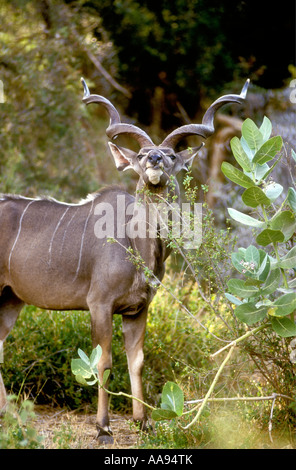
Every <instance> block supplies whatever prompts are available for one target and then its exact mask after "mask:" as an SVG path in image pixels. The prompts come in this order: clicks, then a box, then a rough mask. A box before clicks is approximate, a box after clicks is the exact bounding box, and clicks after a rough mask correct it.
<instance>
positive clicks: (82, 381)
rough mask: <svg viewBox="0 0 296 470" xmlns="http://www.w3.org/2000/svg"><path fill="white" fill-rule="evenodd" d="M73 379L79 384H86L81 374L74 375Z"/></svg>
mask: <svg viewBox="0 0 296 470" xmlns="http://www.w3.org/2000/svg"><path fill="white" fill-rule="evenodd" d="M75 379H76V380H77V382H78V383H80V384H81V385H88V383H87V381H86V380H85V378H84V377H82V375H79V374H78V375H75Z"/></svg>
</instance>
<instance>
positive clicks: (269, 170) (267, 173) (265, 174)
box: [262, 155, 282, 180]
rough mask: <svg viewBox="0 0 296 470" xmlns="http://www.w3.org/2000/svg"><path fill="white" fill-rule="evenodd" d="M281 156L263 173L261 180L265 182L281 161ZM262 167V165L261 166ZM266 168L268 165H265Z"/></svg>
mask: <svg viewBox="0 0 296 470" xmlns="http://www.w3.org/2000/svg"><path fill="white" fill-rule="evenodd" d="M281 159H282V156H281V155H280V156H279V158H278V159H277V160H276V161H275V162H274V163H273V165H272V166H271V167H270V168H269V169H268V170H267V171H266V173H264V175H263V177H262V180H265V179H266V178H267V176H268V175H270V173H271V172H272V171H273V170H274V168H275V167H276V166H277V164H278V163H279V162H280V161H281ZM263 166H264V165H263ZM267 166H268V165H267Z"/></svg>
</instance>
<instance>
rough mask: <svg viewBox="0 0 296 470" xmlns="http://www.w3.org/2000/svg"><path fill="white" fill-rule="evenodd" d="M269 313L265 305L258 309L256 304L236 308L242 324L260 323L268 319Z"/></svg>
mask: <svg viewBox="0 0 296 470" xmlns="http://www.w3.org/2000/svg"><path fill="white" fill-rule="evenodd" d="M267 311H268V307H267V306H265V305H262V306H261V307H259V308H257V307H256V305H255V303H254V302H248V303H246V304H242V305H239V306H238V307H236V309H235V311H234V313H235V315H236V316H237V318H238V319H239V320H241V321H242V322H244V323H246V324H247V325H253V324H254V323H257V322H258V321H260V320H263V319H264V318H265V317H266V314H267Z"/></svg>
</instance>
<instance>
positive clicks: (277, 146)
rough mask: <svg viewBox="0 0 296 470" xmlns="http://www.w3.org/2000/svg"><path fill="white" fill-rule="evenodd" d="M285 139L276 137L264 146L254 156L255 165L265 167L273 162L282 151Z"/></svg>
mask: <svg viewBox="0 0 296 470" xmlns="http://www.w3.org/2000/svg"><path fill="white" fill-rule="evenodd" d="M282 145H283V139H282V138H281V137H280V136H275V137H272V138H271V139H269V140H268V141H267V142H265V144H263V145H262V146H261V147H260V148H259V150H257V152H256V153H255V155H254V158H253V163H258V164H259V165H263V164H264V163H266V162H269V161H270V160H272V159H273V158H274V157H275V156H276V154H277V153H279V151H280V150H281V148H282Z"/></svg>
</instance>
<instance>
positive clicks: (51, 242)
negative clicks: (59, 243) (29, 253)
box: [48, 207, 70, 264]
mask: <svg viewBox="0 0 296 470" xmlns="http://www.w3.org/2000/svg"><path fill="white" fill-rule="evenodd" d="M69 209H70V207H67V209H66V210H65V212H64V213H63V215H62V217H61V218H60V220H59V221H58V224H57V226H56V228H55V230H54V232H53V235H52V237H51V240H50V245H49V250H48V253H49V264H50V263H51V249H52V244H53V239H54V236H55V234H56V233H57V230H58V228H59V226H60V225H61V222H62V220H63V218H64V217H65V215H66V214H67V212H68V210H69Z"/></svg>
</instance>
